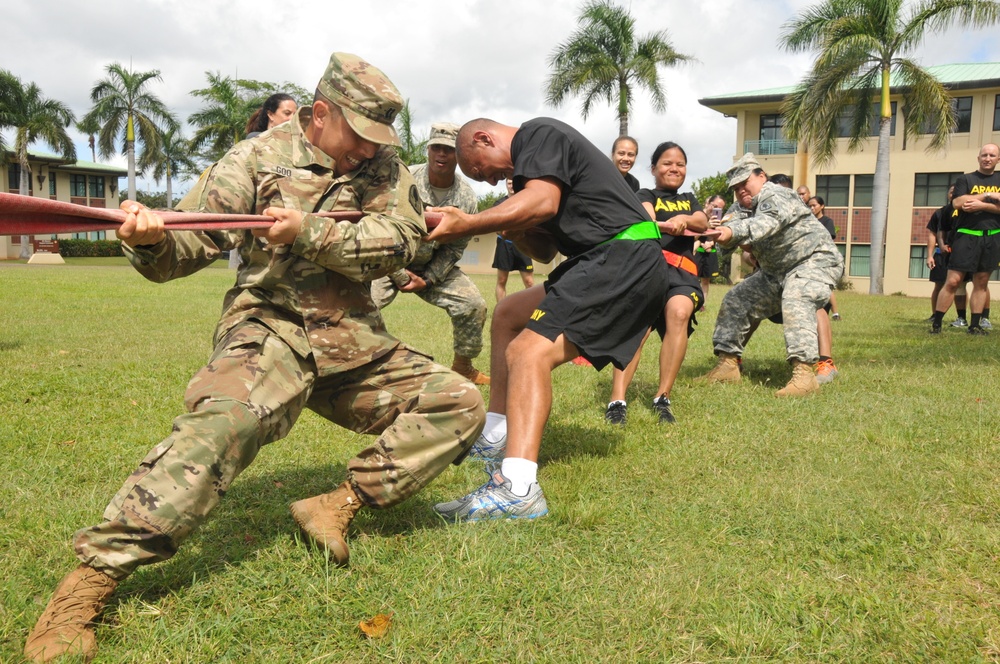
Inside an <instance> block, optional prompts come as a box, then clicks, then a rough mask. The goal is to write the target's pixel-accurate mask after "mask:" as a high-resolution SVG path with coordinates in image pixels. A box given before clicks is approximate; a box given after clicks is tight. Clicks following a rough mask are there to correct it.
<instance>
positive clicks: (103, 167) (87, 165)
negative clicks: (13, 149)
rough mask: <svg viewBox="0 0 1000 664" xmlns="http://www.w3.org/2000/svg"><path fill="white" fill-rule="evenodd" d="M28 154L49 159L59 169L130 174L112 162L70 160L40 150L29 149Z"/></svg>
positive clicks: (122, 175)
mask: <svg viewBox="0 0 1000 664" xmlns="http://www.w3.org/2000/svg"><path fill="white" fill-rule="evenodd" d="M28 156H29V157H32V158H34V159H38V160H40V161H47V162H51V163H54V164H55V166H54V168H56V169H58V170H80V171H92V172H98V173H108V174H111V175H118V176H119V177H125V176H126V175H128V169H125V168H119V167H118V166H112V165H111V164H98V163H96V162H93V161H82V160H80V159H77V160H76V161H69V160H68V159H65V158H64V157H63V156H62V155H58V154H53V153H51V152H42V151H40V150H28Z"/></svg>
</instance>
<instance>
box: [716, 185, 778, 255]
mask: <svg viewBox="0 0 1000 664" xmlns="http://www.w3.org/2000/svg"><path fill="white" fill-rule="evenodd" d="M784 216H785V215H783V214H782V206H781V202H780V201H778V200H776V199H775V198H774V197H772V196H770V195H769V194H768V193H767V192H763V193H761V194H760V198H759V199H758V201H757V207H756V209H755V210H754V214H753V216H752V217H745V218H740V219H733V220H731V221H729V222H727V223H726V224H725V226H727V227H728V228H729V230H731V231H732V232H733V237H732V238H731V239H730V240H729V241H728V242H726V244H725V246H727V247H731V246H734V245H740V244H753V243H754V242H755V241H757V240H762V239H764V238H766V237H769V236H771V235H773V234H774V233H776V232H777V231H779V230H780V229H781V227H782V226H783V225H784V223H783V222H782V218H783V217H784ZM720 244H721V243H720Z"/></svg>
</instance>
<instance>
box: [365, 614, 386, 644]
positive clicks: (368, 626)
mask: <svg viewBox="0 0 1000 664" xmlns="http://www.w3.org/2000/svg"><path fill="white" fill-rule="evenodd" d="M391 624H392V614H391V613H390V614H389V615H385V614H384V613H379V614H377V615H376V616H375V617H373V618H371V619H370V620H362V621H361V622H360V623H358V627H360V628H361V633H362V634H364V635H365V636H367V637H368V638H369V639H380V638H382V637H383V636H385V633H386V632H387V631H389V625H391Z"/></svg>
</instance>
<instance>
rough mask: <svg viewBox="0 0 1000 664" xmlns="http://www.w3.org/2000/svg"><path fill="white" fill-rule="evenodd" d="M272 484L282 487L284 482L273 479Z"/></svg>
mask: <svg viewBox="0 0 1000 664" xmlns="http://www.w3.org/2000/svg"><path fill="white" fill-rule="evenodd" d="M274 486H275V487H276V488H278V489H283V488H284V487H285V485H284V483H283V482H279V481H278V480H274Z"/></svg>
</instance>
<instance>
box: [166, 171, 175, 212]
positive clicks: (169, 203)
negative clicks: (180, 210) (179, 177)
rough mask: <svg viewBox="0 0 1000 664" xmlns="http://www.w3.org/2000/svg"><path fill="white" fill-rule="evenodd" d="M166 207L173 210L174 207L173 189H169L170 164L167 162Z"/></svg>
mask: <svg viewBox="0 0 1000 664" xmlns="http://www.w3.org/2000/svg"><path fill="white" fill-rule="evenodd" d="M166 208H167V209H168V210H173V209H174V196H173V191H172V190H171V187H170V164H169V163H168V164H167V205H166Z"/></svg>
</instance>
